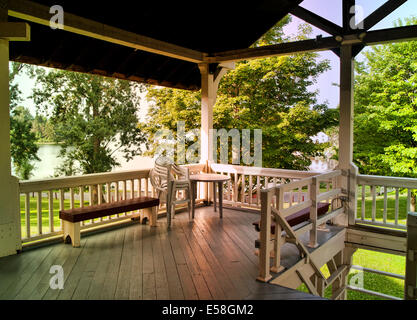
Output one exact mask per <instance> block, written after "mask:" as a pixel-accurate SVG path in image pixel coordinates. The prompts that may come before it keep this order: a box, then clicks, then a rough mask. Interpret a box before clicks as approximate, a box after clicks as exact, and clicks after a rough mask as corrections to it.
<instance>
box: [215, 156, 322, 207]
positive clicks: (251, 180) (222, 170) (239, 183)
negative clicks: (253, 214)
mask: <svg viewBox="0 0 417 320" xmlns="http://www.w3.org/2000/svg"><path fill="white" fill-rule="evenodd" d="M210 167H211V170H212V171H213V172H215V173H218V174H223V175H227V176H228V177H229V178H230V181H229V182H227V183H226V184H225V185H224V196H223V203H224V204H226V205H231V206H232V207H237V208H254V209H260V208H261V190H263V189H268V188H272V187H276V186H278V185H280V184H283V183H290V182H294V181H299V180H301V179H304V178H308V177H313V176H316V175H318V174H320V173H319V172H313V171H297V170H284V169H270V168H259V167H245V166H238V165H225V164H215V163H214V164H211V166H210ZM327 188H329V185H327ZM307 194H308V190H302V188H299V189H298V190H294V191H291V192H290V193H288V195H287V196H286V202H289V203H290V204H292V203H293V202H294V203H295V202H300V201H303V199H304V198H306V197H307ZM299 199H300V200H299Z"/></svg>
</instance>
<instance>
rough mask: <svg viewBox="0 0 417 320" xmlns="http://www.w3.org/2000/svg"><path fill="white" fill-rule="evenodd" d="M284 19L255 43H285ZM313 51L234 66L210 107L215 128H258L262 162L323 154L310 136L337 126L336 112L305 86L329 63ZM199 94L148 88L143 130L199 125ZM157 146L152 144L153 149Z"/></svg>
mask: <svg viewBox="0 0 417 320" xmlns="http://www.w3.org/2000/svg"><path fill="white" fill-rule="evenodd" d="M289 21H290V18H289V17H287V18H286V19H284V20H283V21H281V22H280V23H278V24H277V25H276V26H275V27H274V28H273V29H271V30H270V31H269V32H268V33H266V34H265V35H264V36H263V37H262V38H261V39H260V40H259V41H257V42H256V43H255V44H254V46H260V45H268V44H275V43H279V42H283V41H286V40H287V39H284V37H283V32H282V28H283V27H284V26H285V25H286V24H287V23H288V22H289ZM309 32H311V30H310V29H309V28H307V27H306V26H304V25H303V27H302V28H301V29H300V33H299V36H298V39H305V38H306V37H307V35H308V33H309ZM317 57H318V56H317V55H316V54H314V53H307V54H297V55H293V56H286V57H270V58H265V59H257V60H250V61H241V62H238V63H237V64H236V68H235V70H232V71H229V72H228V73H227V74H226V75H225V76H224V77H223V79H222V81H221V82H220V86H219V90H218V97H217V102H216V105H215V107H214V125H213V126H214V128H215V129H221V128H225V129H232V128H235V129H238V130H241V129H262V131H263V137H262V139H263V166H264V167H272V168H286V169H307V168H308V166H309V165H310V164H311V161H310V158H311V157H312V156H316V155H321V152H322V151H323V149H324V145H322V144H319V143H315V142H314V141H313V139H312V137H313V136H315V135H316V134H318V133H319V132H320V131H323V130H324V129H325V128H327V127H329V126H333V125H335V124H336V122H335V120H336V114H335V110H331V109H328V108H327V106H326V105H324V104H318V103H317V99H316V97H317V92H311V91H310V90H309V87H310V86H311V85H312V84H314V83H315V82H316V80H317V77H318V76H319V75H320V74H322V73H323V72H325V71H326V70H328V69H329V68H330V67H329V63H328V61H317ZM200 97H201V94H200V92H189V91H184V90H176V89H166V88H164V89H159V88H151V89H150V90H149V92H148V99H149V100H150V101H153V102H154V103H153V104H152V105H151V106H150V109H149V113H148V114H149V119H148V121H147V122H148V124H147V128H145V130H146V131H147V132H148V134H149V136H150V138H149V141H153V140H154V134H155V132H156V131H157V130H158V129H161V128H167V129H170V130H172V131H174V132H175V130H176V128H177V121H185V125H186V128H187V130H190V129H194V128H199V123H200V117H201V115H200V107H201V104H200ZM154 150H155V144H154V145H152V146H151V153H152V152H153V151H154Z"/></svg>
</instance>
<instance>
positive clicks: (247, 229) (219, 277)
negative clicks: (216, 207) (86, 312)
mask: <svg viewBox="0 0 417 320" xmlns="http://www.w3.org/2000/svg"><path fill="white" fill-rule="evenodd" d="M257 219H259V216H258V215H257V214H255V213H249V212H245V211H238V210H231V209H225V211H224V218H223V220H220V219H219V217H218V215H217V214H216V213H214V212H213V209H212V208H211V207H201V208H198V209H197V210H196V218H195V220H194V222H189V221H188V214H187V213H186V212H183V213H177V215H176V216H175V219H174V220H173V225H172V229H171V231H167V228H166V218H160V219H159V220H158V227H157V228H151V227H149V225H144V224H140V223H138V222H131V223H128V225H125V226H123V227H118V228H113V229H110V230H106V231H105V232H103V230H102V231H101V232H95V233H92V234H89V235H85V236H82V238H81V248H80V249H74V248H72V246H69V245H65V244H63V243H61V242H59V243H58V244H47V245H43V246H39V247H36V248H30V249H24V251H23V252H22V253H21V254H19V255H14V256H9V257H5V258H0V283H1V286H0V299H7V300H8V299H23V300H26V299H37V300H39V299H46V300H54V299H60V300H61V299H65V300H67V299H82V300H86V299H95V300H97V299H99V300H101V299H123V300H126V299H135V300H141V299H144V300H147V299H152V300H154V299H158V300H167V299H174V300H182V299H186V300H189V299H192V300H196V299H200V300H211V299H214V300H230V299H234V300H240V299H248V298H250V299H265V298H266V299H280V300H292V299H304V300H306V299H320V298H319V297H316V296H312V295H310V294H307V293H303V292H300V291H296V290H293V289H288V288H284V287H280V286H271V285H268V284H264V283H261V282H258V281H255V278H256V276H257V274H258V257H257V256H256V255H255V254H254V252H255V250H254V242H255V240H256V239H257V238H258V234H257V232H256V231H255V230H254V228H253V227H252V222H254V221H256V220H257ZM53 265H60V266H62V267H63V270H64V277H65V286H64V289H63V290H52V289H51V288H50V285H49V281H50V279H51V274H50V273H49V271H50V268H51V266H53Z"/></svg>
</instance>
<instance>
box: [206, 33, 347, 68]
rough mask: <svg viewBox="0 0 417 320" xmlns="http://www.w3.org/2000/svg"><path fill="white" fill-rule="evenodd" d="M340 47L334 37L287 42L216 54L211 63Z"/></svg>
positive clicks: (210, 59) (211, 58)
mask: <svg viewBox="0 0 417 320" xmlns="http://www.w3.org/2000/svg"><path fill="white" fill-rule="evenodd" d="M339 46H340V42H338V41H337V40H336V39H335V38H334V37H326V38H321V39H319V40H316V39H312V40H302V41H296V42H286V43H280V44H275V45H269V46H262V47H256V48H248V49H239V50H231V51H225V52H219V53H215V54H214V55H213V56H212V57H209V58H208V59H209V62H211V63H215V62H226V61H239V60H246V59H256V58H266V57H270V56H285V55H291V54H294V53H305V52H313V51H324V50H330V49H332V48H337V47H339Z"/></svg>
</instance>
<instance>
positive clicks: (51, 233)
mask: <svg viewBox="0 0 417 320" xmlns="http://www.w3.org/2000/svg"><path fill="white" fill-rule="evenodd" d="M187 167H188V168H189V170H190V173H191V174H192V173H199V172H201V171H204V170H205V166H204V165H188V166H187ZM149 171H150V169H142V170H135V171H123V172H111V173H99V174H89V175H83V176H73V177H63V178H53V179H44V180H33V181H21V182H20V183H19V188H20V199H21V200H20V203H21V208H20V216H21V221H22V228H21V229H22V243H23V244H26V243H28V242H33V241H38V240H43V239H48V238H52V237H55V236H59V235H61V234H62V221H61V220H60V219H59V210H62V209H73V208H78V207H84V206H90V205H92V204H93V203H94V201H93V199H94V197H96V199H97V201H98V203H99V204H100V203H102V202H103V201H105V202H117V201H120V200H125V199H131V198H134V197H139V196H155V190H154V188H153V187H152V185H151V183H150V180H149ZM94 194H95V195H94ZM202 197H203V195H202V188H201V187H200V186H197V203H198V202H201V201H202V200H201V199H202ZM161 208H163V207H162V205H161ZM161 212H163V211H161ZM134 215H135V212H130V213H123V214H118V215H114V216H110V217H105V218H100V219H94V220H90V221H84V222H82V225H81V230H85V229H89V228H95V227H99V226H104V225H108V224H111V223H115V222H123V220H125V221H129V220H130V219H131V218H132V217H133V216H134Z"/></svg>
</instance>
